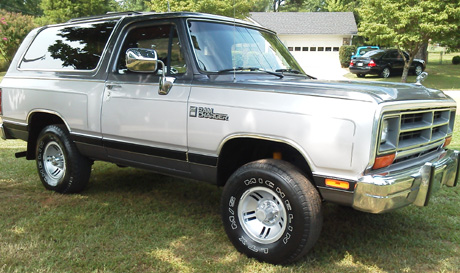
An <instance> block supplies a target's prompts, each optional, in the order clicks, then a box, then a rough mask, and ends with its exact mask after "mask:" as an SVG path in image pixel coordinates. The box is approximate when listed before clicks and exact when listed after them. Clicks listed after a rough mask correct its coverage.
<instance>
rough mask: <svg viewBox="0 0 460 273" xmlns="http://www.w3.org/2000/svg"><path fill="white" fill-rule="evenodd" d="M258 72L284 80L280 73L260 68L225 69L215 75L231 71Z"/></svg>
mask: <svg viewBox="0 0 460 273" xmlns="http://www.w3.org/2000/svg"><path fill="white" fill-rule="evenodd" d="M246 70H247V71H260V72H265V73H267V74H270V75H275V76H277V77H280V79H282V78H284V75H283V74H281V73H276V72H273V71H268V70H264V69H262V68H259V67H242V66H240V67H235V68H227V69H222V70H219V71H217V74H222V73H226V72H232V71H246Z"/></svg>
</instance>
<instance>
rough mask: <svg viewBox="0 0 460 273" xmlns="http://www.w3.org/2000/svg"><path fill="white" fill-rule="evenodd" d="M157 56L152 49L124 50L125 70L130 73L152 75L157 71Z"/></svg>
mask: <svg viewBox="0 0 460 273" xmlns="http://www.w3.org/2000/svg"><path fill="white" fill-rule="evenodd" d="M158 62H159V61H158V55H157V52H156V51H155V50H153V49H146V48H130V49H128V50H126V68H128V70H129V71H132V72H141V73H152V72H155V71H156V70H157V65H158Z"/></svg>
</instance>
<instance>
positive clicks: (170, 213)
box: [0, 116, 460, 273]
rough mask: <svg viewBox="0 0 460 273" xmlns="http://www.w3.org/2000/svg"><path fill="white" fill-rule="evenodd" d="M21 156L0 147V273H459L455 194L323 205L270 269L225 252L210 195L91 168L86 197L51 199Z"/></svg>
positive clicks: (189, 185) (107, 167)
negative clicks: (312, 235)
mask: <svg viewBox="0 0 460 273" xmlns="http://www.w3.org/2000/svg"><path fill="white" fill-rule="evenodd" d="M456 123H457V124H456V125H457V126H456V128H457V130H456V131H455V135H454V140H453V143H452V144H451V148H456V149H460V135H459V134H460V129H459V128H460V116H458V117H457V122H456ZM24 149H25V143H24V142H22V141H11V140H9V141H3V140H0V272H417V273H418V272H459V268H460V228H459V227H460V217H459V215H460V206H459V204H460V187H457V188H444V189H442V190H441V191H440V192H438V193H437V194H436V195H435V196H434V198H433V199H432V200H431V201H430V202H431V203H430V205H429V206H428V207H425V208H418V207H415V206H409V207H406V208H403V209H400V210H398V211H395V212H392V213H388V214H383V215H373V214H366V213H362V212H358V211H354V210H352V209H348V208H343V207H340V206H336V205H333V204H325V205H324V219H325V220H324V227H323V230H322V233H321V236H320V239H319V241H318V243H317V244H316V245H315V247H314V248H313V250H312V251H311V252H310V253H309V254H307V255H306V256H305V257H304V258H303V259H302V260H301V261H299V262H297V263H295V264H293V265H288V266H273V265H269V264H264V263H259V262H257V261H255V260H253V259H248V258H246V257H245V256H244V255H241V254H239V253H238V252H237V251H236V250H235V249H234V248H233V246H232V245H231V243H230V242H229V240H228V239H227V237H226V235H225V232H224V230H223V227H222V225H221V222H220V215H219V199H220V195H221V189H220V188H217V187H215V186H212V185H208V184H205V183H199V182H190V181H185V180H182V179H177V178H170V177H167V176H162V175H157V174H152V173H150V172H147V171H143V170H138V169H133V168H119V167H117V166H115V165H113V164H109V163H101V162H97V163H96V164H95V165H94V167H93V172H92V175H91V181H90V184H89V187H88V188H87V190H85V191H84V192H83V193H81V194H74V195H61V194H57V193H53V192H50V191H47V190H45V189H44V187H43V186H42V185H41V183H40V180H39V178H38V175H37V171H36V169H35V163H34V162H33V161H26V160H25V159H16V158H15V157H14V153H15V152H19V151H23V150H24Z"/></svg>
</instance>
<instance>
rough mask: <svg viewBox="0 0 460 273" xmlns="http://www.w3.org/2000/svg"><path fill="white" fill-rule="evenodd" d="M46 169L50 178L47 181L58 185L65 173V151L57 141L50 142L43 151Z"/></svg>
mask: <svg viewBox="0 0 460 273" xmlns="http://www.w3.org/2000/svg"><path fill="white" fill-rule="evenodd" d="M43 165H44V168H43V169H44V170H45V172H46V174H47V175H48V177H49V178H50V179H48V180H47V183H48V184H49V185H50V186H56V185H57V184H58V183H59V181H60V180H61V179H62V178H63V177H64V175H65V157H64V153H63V151H62V149H61V147H60V146H59V144H58V143H57V142H55V141H52V142H50V143H48V144H47V145H46V147H45V149H44V152H43Z"/></svg>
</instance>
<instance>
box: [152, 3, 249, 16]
mask: <svg viewBox="0 0 460 273" xmlns="http://www.w3.org/2000/svg"><path fill="white" fill-rule="evenodd" d="M257 2H258V0H235V1H234V2H233V1H228V0H200V1H198V0H183V1H169V8H170V10H171V11H193V12H204V13H211V14H219V15H224V16H229V17H233V16H234V15H235V17H236V18H245V17H247V16H248V14H249V12H250V11H251V10H252V8H253V7H254V6H255V5H256V3H257ZM149 6H150V9H151V10H153V11H157V12H165V11H168V1H167V0H151V1H150V2H149Z"/></svg>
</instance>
